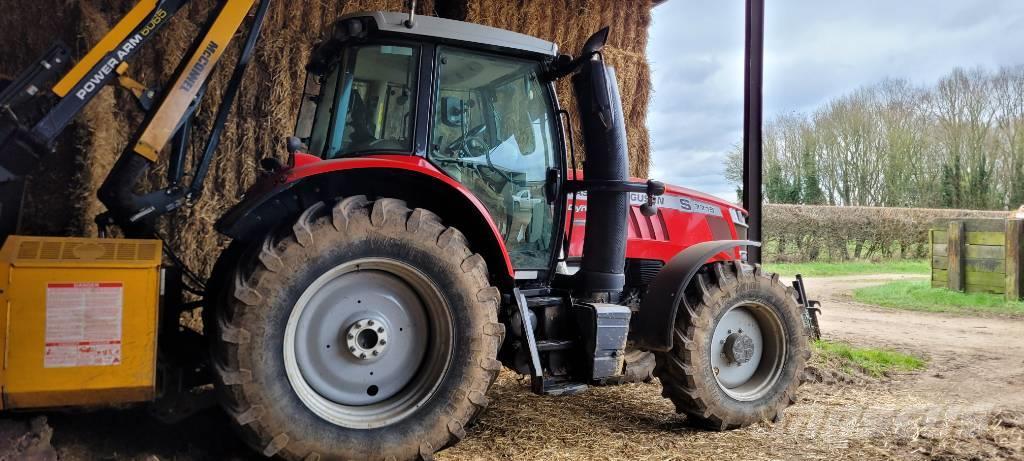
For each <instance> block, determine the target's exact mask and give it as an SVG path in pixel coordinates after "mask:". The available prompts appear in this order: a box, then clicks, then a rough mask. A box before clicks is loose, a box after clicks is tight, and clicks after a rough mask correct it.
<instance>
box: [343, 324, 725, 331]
mask: <svg viewBox="0 0 1024 461" xmlns="http://www.w3.org/2000/svg"><path fill="white" fill-rule="evenodd" d="M362 327H363V324H362V323H359V322H356V328H362ZM729 333H732V331H731V330H730V331H729Z"/></svg>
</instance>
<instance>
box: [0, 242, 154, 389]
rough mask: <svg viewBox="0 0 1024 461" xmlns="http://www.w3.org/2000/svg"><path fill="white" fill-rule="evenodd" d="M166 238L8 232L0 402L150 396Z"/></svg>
mask: <svg viewBox="0 0 1024 461" xmlns="http://www.w3.org/2000/svg"><path fill="white" fill-rule="evenodd" d="M160 256H161V248H160V242H159V241H153V240H122V239H119V240H109V239H85V238H68V237H58V238H52V237H24V236H11V237H9V238H8V239H7V241H6V243H5V244H4V246H3V249H2V250H0V352H2V357H3V366H2V367H0V395H2V399H0V409H10V408H34V407H59V406H68V405H99V404H104V405H106V404H110V403H122V402H134V401H142V400H149V399H152V398H153V397H154V393H155V384H156V339H157V338H156V336H157V317H158V313H159V312H158V311H159V305H158V303H159V292H160Z"/></svg>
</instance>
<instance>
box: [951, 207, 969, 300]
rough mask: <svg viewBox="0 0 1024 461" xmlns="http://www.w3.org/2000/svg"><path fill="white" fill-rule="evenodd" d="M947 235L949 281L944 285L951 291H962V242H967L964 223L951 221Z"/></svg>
mask: <svg viewBox="0 0 1024 461" xmlns="http://www.w3.org/2000/svg"><path fill="white" fill-rule="evenodd" d="M948 234H949V245H947V246H946V253H947V254H948V255H949V268H948V269H947V271H948V272H947V274H948V276H949V280H947V282H946V283H947V284H948V286H949V289H950V290H951V291H964V264H963V263H964V242H965V241H966V240H967V239H966V237H965V232H964V222H963V221H951V222H950V223H949V232H948Z"/></svg>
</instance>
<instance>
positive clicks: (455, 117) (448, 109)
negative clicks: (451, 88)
mask: <svg viewBox="0 0 1024 461" xmlns="http://www.w3.org/2000/svg"><path fill="white" fill-rule="evenodd" d="M441 113H442V114H443V117H442V121H443V122H444V124H445V125H448V126H462V121H463V115H464V114H465V102H464V101H463V100H462V99H459V98H457V97H455V96H445V97H443V98H441Z"/></svg>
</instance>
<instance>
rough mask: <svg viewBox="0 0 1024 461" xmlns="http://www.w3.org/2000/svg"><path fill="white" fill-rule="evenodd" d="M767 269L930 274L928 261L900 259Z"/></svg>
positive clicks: (819, 273)
mask: <svg viewBox="0 0 1024 461" xmlns="http://www.w3.org/2000/svg"><path fill="white" fill-rule="evenodd" d="M765 269H766V270H768V271H770V272H777V273H778V274H779V275H785V276H794V275H796V274H803V275H804V276H805V277H834V276H839V275H861V274H928V271H929V267H928V261H924V260H898V261H884V262H878V263H873V262H870V261H849V262H842V263H825V262H813V263H768V264H765Z"/></svg>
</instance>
